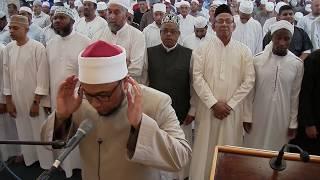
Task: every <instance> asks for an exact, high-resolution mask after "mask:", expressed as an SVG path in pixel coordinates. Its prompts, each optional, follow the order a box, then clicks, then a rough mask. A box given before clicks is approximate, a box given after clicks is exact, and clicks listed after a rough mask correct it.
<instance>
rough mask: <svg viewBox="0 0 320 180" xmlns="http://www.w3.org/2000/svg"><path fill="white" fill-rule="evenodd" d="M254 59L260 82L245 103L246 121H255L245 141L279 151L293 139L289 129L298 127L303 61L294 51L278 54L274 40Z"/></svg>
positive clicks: (249, 144)
mask: <svg viewBox="0 0 320 180" xmlns="http://www.w3.org/2000/svg"><path fill="white" fill-rule="evenodd" d="M253 62H254V67H255V72H256V84H255V88H254V89H253V90H252V91H251V93H250V95H249V96H248V100H247V101H248V102H247V103H245V104H246V106H245V107H244V111H245V112H247V113H246V114H247V115H246V116H245V117H244V118H245V119H244V121H245V122H252V130H251V132H250V133H249V134H245V138H244V142H245V143H244V144H245V146H246V147H250V148H258V149H267V150H274V151H277V150H279V149H280V148H281V147H282V146H283V145H284V144H286V143H288V142H289V137H288V129H289V128H290V129H296V128H297V127H298V123H297V115H298V104H299V92H300V87H301V81H302V77H303V62H302V61H301V60H300V59H299V58H298V57H296V56H295V55H294V54H293V53H291V52H290V51H288V54H287V55H286V56H277V55H274V54H273V53H272V43H270V44H269V45H268V46H267V47H266V49H265V51H264V52H263V53H261V54H259V55H257V56H256V57H255V58H254V60H253Z"/></svg>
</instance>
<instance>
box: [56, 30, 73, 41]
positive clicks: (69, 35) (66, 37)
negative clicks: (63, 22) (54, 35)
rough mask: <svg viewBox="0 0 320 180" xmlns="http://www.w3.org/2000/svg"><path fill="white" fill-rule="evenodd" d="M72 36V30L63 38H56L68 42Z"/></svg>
mask: <svg viewBox="0 0 320 180" xmlns="http://www.w3.org/2000/svg"><path fill="white" fill-rule="evenodd" d="M73 34H74V30H72V31H71V33H70V34H68V35H67V36H65V37H62V36H58V37H60V38H61V39H62V40H68V39H70V38H71V37H72V35H73Z"/></svg>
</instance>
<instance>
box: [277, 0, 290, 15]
mask: <svg viewBox="0 0 320 180" xmlns="http://www.w3.org/2000/svg"><path fill="white" fill-rule="evenodd" d="M284 5H288V4H287V3H285V2H283V1H280V2H278V3H277V5H276V7H275V11H276V13H277V14H279V10H280V8H281V7H282V6H284Z"/></svg>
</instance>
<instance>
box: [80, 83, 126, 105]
mask: <svg viewBox="0 0 320 180" xmlns="http://www.w3.org/2000/svg"><path fill="white" fill-rule="evenodd" d="M120 84H121V81H120V82H119V83H118V84H117V85H116V86H115V87H114V88H113V89H112V90H111V92H110V93H105V92H102V93H100V94H97V95H91V94H88V93H86V92H85V91H83V94H84V96H83V97H84V99H87V100H88V101H89V102H92V101H93V100H94V99H95V100H96V101H98V102H99V103H103V102H108V101H110V100H111V97H112V95H113V94H114V93H115V91H116V90H117V88H118V87H119V85H120Z"/></svg>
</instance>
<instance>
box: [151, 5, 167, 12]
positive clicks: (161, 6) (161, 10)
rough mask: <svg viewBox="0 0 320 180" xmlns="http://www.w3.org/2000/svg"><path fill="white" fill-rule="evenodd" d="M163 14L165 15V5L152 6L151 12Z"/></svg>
mask: <svg viewBox="0 0 320 180" xmlns="http://www.w3.org/2000/svg"><path fill="white" fill-rule="evenodd" d="M157 11H159V12H163V13H166V5H165V4H163V3H157V4H154V5H153V12H157Z"/></svg>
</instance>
